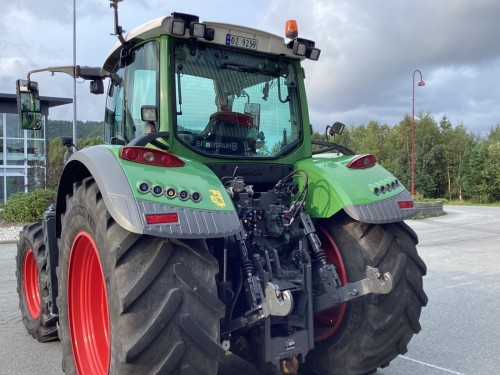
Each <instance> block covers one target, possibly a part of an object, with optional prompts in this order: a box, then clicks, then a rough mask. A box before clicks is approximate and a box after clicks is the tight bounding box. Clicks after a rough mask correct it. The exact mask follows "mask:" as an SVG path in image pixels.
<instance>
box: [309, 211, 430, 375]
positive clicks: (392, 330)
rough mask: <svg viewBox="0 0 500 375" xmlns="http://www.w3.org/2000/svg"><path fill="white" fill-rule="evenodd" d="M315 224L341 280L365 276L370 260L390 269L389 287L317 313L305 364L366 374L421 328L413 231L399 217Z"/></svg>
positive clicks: (321, 370)
mask: <svg viewBox="0 0 500 375" xmlns="http://www.w3.org/2000/svg"><path fill="white" fill-rule="evenodd" d="M316 227H317V229H318V235H319V236H320V239H321V242H322V244H323V248H324V249H325V251H326V253H327V256H328V258H329V260H330V261H331V262H333V263H334V264H336V267H337V270H338V271H339V275H340V277H341V279H342V278H344V279H343V280H342V281H343V282H344V283H345V282H354V281H357V280H361V279H363V278H365V277H366V274H365V270H366V266H372V267H377V268H378V269H379V271H380V273H384V272H387V271H389V272H391V273H392V276H393V278H394V289H393V290H392V292H391V293H389V294H387V295H373V294H371V295H367V296H365V297H362V298H359V299H357V300H355V301H353V302H351V303H348V304H346V305H341V306H340V307H338V308H335V309H331V310H329V311H327V312H326V313H322V314H319V315H318V316H317V317H316V319H315V320H316V326H315V336H316V340H318V341H317V342H316V348H315V349H314V350H313V351H311V352H310V353H309V354H308V356H307V358H306V363H305V366H304V369H305V370H306V372H308V373H310V374H328V375H365V374H371V373H373V372H375V371H376V370H377V368H379V367H385V366H388V365H389V363H390V361H392V360H393V359H394V358H395V357H397V356H398V355H399V354H404V353H406V352H407V344H408V342H409V341H410V340H411V338H412V336H413V335H414V334H416V333H418V332H419V331H420V329H421V326H420V323H419V318H420V312H421V309H422V307H423V306H425V305H426V304H427V296H426V294H425V292H424V290H423V285H422V277H423V276H424V275H425V274H426V270H427V269H426V266H425V264H424V262H423V261H422V259H421V258H420V257H419V255H418V253H417V249H416V244H417V242H418V240H417V236H416V234H415V233H414V232H413V231H412V230H411V229H410V228H409V227H408V226H407V225H406V224H404V223H403V222H400V223H390V224H382V225H375V224H366V223H361V222H358V221H354V220H353V219H351V218H350V217H348V216H347V215H339V216H337V217H335V218H331V219H327V220H321V221H318V223H317V224H316ZM342 275H343V276H342Z"/></svg>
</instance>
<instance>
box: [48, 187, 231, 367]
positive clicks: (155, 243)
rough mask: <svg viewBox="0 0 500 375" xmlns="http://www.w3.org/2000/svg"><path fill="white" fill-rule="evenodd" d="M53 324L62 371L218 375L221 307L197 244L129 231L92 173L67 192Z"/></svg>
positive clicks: (209, 261) (208, 261) (213, 269)
mask: <svg viewBox="0 0 500 375" xmlns="http://www.w3.org/2000/svg"><path fill="white" fill-rule="evenodd" d="M61 233H62V234H61V238H60V240H59V249H60V262H59V300H58V306H59V311H60V330H61V341H62V346H63V354H64V358H63V370H64V371H65V372H66V373H69V374H76V373H78V374H79V375H101V374H116V375H118V374H119V375H122V374H182V375H188V374H216V372H217V363H218V360H219V359H220V358H221V357H222V356H223V355H224V354H225V352H224V350H223V349H222V348H221V346H220V344H219V320H220V318H221V317H222V316H223V314H224V305H223V304H222V302H220V301H219V300H218V298H217V292H216V283H215V275H216V274H217V271H218V264H217V261H216V259H215V258H214V257H213V256H212V255H211V254H210V253H209V252H208V250H207V247H206V244H205V242H204V241H200V240H189V241H182V242H181V241H178V240H174V239H165V238H158V237H152V236H147V235H138V234H133V233H130V232H128V231H126V230H125V229H123V228H122V227H120V226H119V225H118V224H116V222H115V221H114V220H113V219H112V218H111V216H110V215H109V213H108V211H107V209H106V207H105V204H104V201H103V199H102V196H101V193H100V192H99V189H98V187H97V185H96V183H95V181H94V180H93V179H92V178H87V179H85V180H84V181H82V182H80V183H75V184H74V186H73V194H72V195H68V196H67V199H66V211H65V212H64V214H63V217H62V232H61Z"/></svg>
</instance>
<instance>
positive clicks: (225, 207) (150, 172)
mask: <svg viewBox="0 0 500 375" xmlns="http://www.w3.org/2000/svg"><path fill="white" fill-rule="evenodd" d="M121 148H122V147H121V146H108V149H109V151H110V152H111V153H112V154H113V155H114V157H115V158H116V160H117V161H118V163H119V164H120V165H121V167H122V169H123V172H124V173H125V176H126V178H127V180H128V182H129V184H130V187H131V190H132V194H133V195H134V198H136V199H139V200H145V201H150V202H154V203H160V204H166V205H169V206H178V207H183V208H192V209H198V210H210V211H230V212H232V211H234V207H233V203H232V201H231V198H230V197H229V196H228V195H227V192H226V189H224V186H223V185H222V183H221V182H220V180H219V179H218V178H217V176H215V174H214V173H213V172H212V171H211V170H210V169H209V168H208V167H207V166H205V165H204V164H201V163H199V162H197V161H194V160H190V159H187V158H181V159H182V160H183V161H184V162H185V165H184V166H183V167H175V168H168V167H155V166H148V165H145V164H139V163H134V162H131V161H128V160H123V159H121V158H120V157H119V153H120V149H121ZM144 182H145V183H147V184H148V185H149V186H151V187H153V186H161V187H162V188H163V189H164V190H167V189H169V188H174V189H175V190H176V191H177V192H180V191H182V190H184V191H187V192H188V193H189V194H193V193H195V192H197V193H199V194H201V200H200V201H199V202H194V201H193V200H192V199H188V200H185V201H183V200H181V199H180V198H179V197H175V198H167V196H166V195H165V194H162V195H160V196H155V195H153V193H152V192H147V193H141V192H140V191H139V185H140V184H141V183H144Z"/></svg>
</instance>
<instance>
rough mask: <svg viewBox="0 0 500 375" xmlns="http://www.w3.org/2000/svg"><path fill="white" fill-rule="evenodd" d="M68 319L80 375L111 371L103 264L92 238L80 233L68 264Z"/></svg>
mask: <svg viewBox="0 0 500 375" xmlns="http://www.w3.org/2000/svg"><path fill="white" fill-rule="evenodd" d="M67 292H68V321H69V331H70V338H71V347H72V349H73V356H74V359H75V364H76V369H77V372H78V374H80V375H100V374H107V373H108V368H109V360H110V340H109V311H108V299H107V295H106V284H105V281H104V275H103V272H102V266H101V262H100V259H99V254H98V252H97V247H96V245H95V242H94V240H93V239H92V237H91V236H90V235H89V234H88V233H85V232H80V233H78V235H77V236H76V238H75V241H74V242H73V246H72V247H71V253H70V259H69V267H68V291H67Z"/></svg>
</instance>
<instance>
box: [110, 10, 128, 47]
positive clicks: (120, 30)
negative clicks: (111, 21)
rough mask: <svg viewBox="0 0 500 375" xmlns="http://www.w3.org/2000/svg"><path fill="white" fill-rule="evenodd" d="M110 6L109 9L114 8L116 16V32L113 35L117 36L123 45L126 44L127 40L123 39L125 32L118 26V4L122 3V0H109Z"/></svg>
mask: <svg viewBox="0 0 500 375" xmlns="http://www.w3.org/2000/svg"><path fill="white" fill-rule="evenodd" d="M109 1H110V4H109V7H110V8H113V10H114V14H115V32H114V34H113V35H115V36H116V37H117V38H118V40H119V41H120V43H121V44H123V45H124V44H125V39H124V38H123V33H124V31H125V30H123V28H122V27H121V26H120V25H118V3H120V2H122V0H109Z"/></svg>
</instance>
